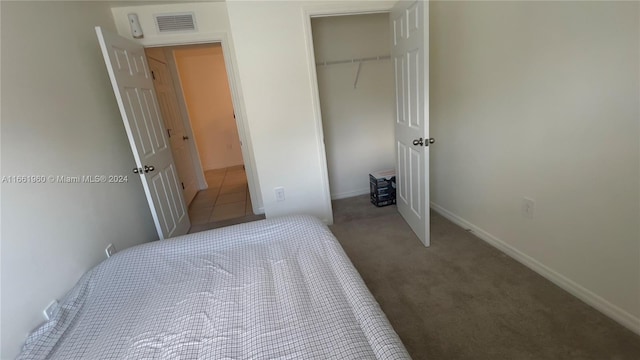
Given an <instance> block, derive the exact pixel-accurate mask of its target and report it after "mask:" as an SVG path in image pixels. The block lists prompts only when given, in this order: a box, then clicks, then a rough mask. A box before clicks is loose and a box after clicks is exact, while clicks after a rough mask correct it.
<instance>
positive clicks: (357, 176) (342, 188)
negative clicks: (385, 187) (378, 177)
mask: <svg viewBox="0 0 640 360" xmlns="http://www.w3.org/2000/svg"><path fill="white" fill-rule="evenodd" d="M311 23H312V30H313V44H314V54H315V58H316V62H322V61H337V60H346V59H357V58H366V57H373V56H387V55H389V54H390V42H391V40H390V37H389V33H390V31H389V15H388V14H387V13H382V14H367V15H353V16H331V17H318V18H314V19H312V22H311ZM357 69H358V63H347V64H334V65H328V66H319V67H317V75H318V87H319V91H320V106H321V110H322V127H323V131H324V143H325V147H326V152H327V166H328V171H329V185H330V189H331V197H332V198H334V199H339V198H345V197H350V196H355V195H361V194H367V193H369V173H371V172H373V171H377V170H383V169H393V168H395V159H394V158H395V156H394V154H395V151H394V146H393V144H394V128H393V124H394V122H393V117H394V97H393V68H392V65H391V60H380V61H369V62H364V63H363V64H362V66H361V68H360V74H359V76H358V82H357V87H356V88H355V89H354V80H355V78H356V73H357Z"/></svg>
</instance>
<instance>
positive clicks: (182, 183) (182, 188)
mask: <svg viewBox="0 0 640 360" xmlns="http://www.w3.org/2000/svg"><path fill="white" fill-rule="evenodd" d="M180 184H182V190H184V183H183V182H181V183H180Z"/></svg>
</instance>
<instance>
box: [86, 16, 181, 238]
mask: <svg viewBox="0 0 640 360" xmlns="http://www.w3.org/2000/svg"><path fill="white" fill-rule="evenodd" d="M96 34H97V35H98V41H99V43H100V48H101V49H102V54H103V56H104V60H105V63H106V66H107V71H108V73H109V78H111V84H112V85H113V92H114V93H115V95H116V100H117V102H118V107H119V108H120V114H121V116H122V121H123V123H124V127H125V129H126V132H127V137H128V138H129V144H130V145H131V150H132V151H133V157H134V159H135V162H136V168H135V169H136V171H137V172H138V173H139V175H140V179H141V180H142V186H143V188H144V192H145V194H146V196H147V201H148V203H149V208H150V209H151V215H152V217H153V221H154V223H155V226H156V230H157V231H158V237H159V238H160V239H166V238H170V237H173V236H177V235H182V234H185V233H186V232H187V231H188V230H189V226H190V223H189V216H188V214H187V211H186V206H185V202H184V198H183V196H182V186H181V185H180V182H179V181H178V175H177V171H176V166H175V164H174V162H173V158H172V156H171V149H170V147H169V143H168V141H167V136H166V133H165V125H164V123H163V121H162V117H161V116H160V112H159V111H158V99H157V98H156V94H155V92H154V89H153V80H152V78H151V73H150V71H149V66H148V64H147V61H146V57H145V53H144V48H143V47H142V46H141V45H139V44H137V43H135V42H133V41H131V40H128V39H125V38H123V37H120V36H118V35H116V34H112V33H109V32H107V31H104V30H102V29H101V28H100V27H99V26H97V27H96Z"/></svg>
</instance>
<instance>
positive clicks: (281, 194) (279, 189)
mask: <svg viewBox="0 0 640 360" xmlns="http://www.w3.org/2000/svg"><path fill="white" fill-rule="evenodd" d="M273 191H275V193H276V201H277V202H282V201H284V188H283V187H282V186H280V187H277V188H275V189H273Z"/></svg>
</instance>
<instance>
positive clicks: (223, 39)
mask: <svg viewBox="0 0 640 360" xmlns="http://www.w3.org/2000/svg"><path fill="white" fill-rule="evenodd" d="M143 40H144V41H141V42H140V43H141V44H142V45H143V46H144V47H161V46H162V47H164V46H180V45H195V44H209V43H220V44H221V45H222V53H223V56H224V62H225V66H226V68H227V77H228V79H229V88H230V89H231V98H232V102H233V109H234V111H235V114H236V126H237V127H238V135H239V136H240V140H241V141H242V146H241V149H242V159H243V160H244V167H245V170H246V173H247V184H248V186H249V196H250V197H251V204H252V206H253V213H254V214H264V205H263V203H262V192H261V191H260V182H259V180H258V174H257V172H256V169H257V167H256V163H255V157H254V150H253V144H252V142H251V135H250V133H249V125H248V124H247V117H246V116H245V106H244V99H243V97H242V88H241V86H240V81H238V79H239V76H238V75H237V74H238V72H237V71H238V70H237V65H236V63H235V61H234V57H233V56H232V55H231V54H232V53H234V52H233V51H232V48H231V44H230V42H229V35H228V34H227V32H211V33H194V34H183V35H182V36H181V37H180V39H175V38H174V39H163V38H157V39H151V40H149V39H143ZM329 205H330V202H329Z"/></svg>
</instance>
